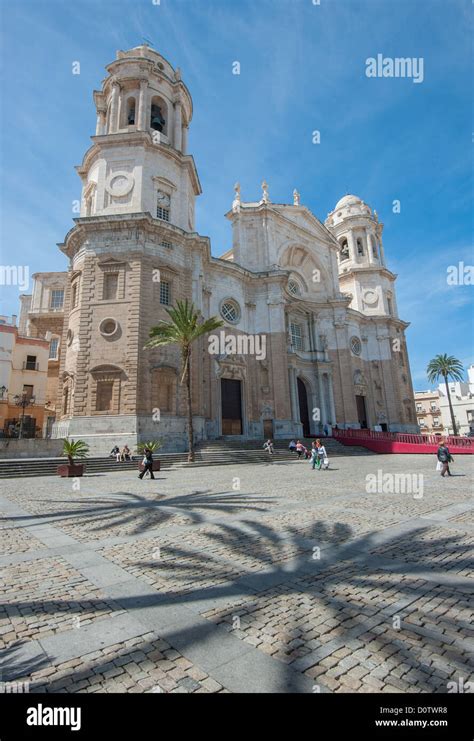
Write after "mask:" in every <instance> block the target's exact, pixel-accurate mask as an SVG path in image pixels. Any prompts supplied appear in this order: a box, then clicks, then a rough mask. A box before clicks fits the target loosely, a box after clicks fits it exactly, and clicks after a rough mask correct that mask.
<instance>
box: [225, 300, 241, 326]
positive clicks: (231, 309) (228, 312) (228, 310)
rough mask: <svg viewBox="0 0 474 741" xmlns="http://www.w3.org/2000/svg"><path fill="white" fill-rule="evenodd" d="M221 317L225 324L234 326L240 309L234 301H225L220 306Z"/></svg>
mask: <svg viewBox="0 0 474 741" xmlns="http://www.w3.org/2000/svg"><path fill="white" fill-rule="evenodd" d="M221 316H222V318H223V319H225V320H226V322H230V323H231V324H235V323H236V322H238V321H239V318H240V309H239V305H238V304H237V302H236V301H232V300H231V299H226V300H225V301H223V302H222V304H221Z"/></svg>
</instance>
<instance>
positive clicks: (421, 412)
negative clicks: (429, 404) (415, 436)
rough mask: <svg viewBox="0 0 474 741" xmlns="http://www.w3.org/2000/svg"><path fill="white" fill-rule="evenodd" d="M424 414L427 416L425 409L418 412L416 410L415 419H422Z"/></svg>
mask: <svg viewBox="0 0 474 741" xmlns="http://www.w3.org/2000/svg"><path fill="white" fill-rule="evenodd" d="M426 414H428V412H427V411H426V409H419V410H418V409H417V410H416V416H417V417H424V416H425V415H426Z"/></svg>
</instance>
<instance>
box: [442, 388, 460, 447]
mask: <svg viewBox="0 0 474 741" xmlns="http://www.w3.org/2000/svg"><path fill="white" fill-rule="evenodd" d="M444 383H445V384H446V394H447V395H448V404H449V413H450V414H451V425H452V428H453V435H454V437H456V435H457V434H458V431H457V428H456V420H455V419H454V411H453V405H452V403H451V394H450V393H449V386H448V377H447V376H445V377H444Z"/></svg>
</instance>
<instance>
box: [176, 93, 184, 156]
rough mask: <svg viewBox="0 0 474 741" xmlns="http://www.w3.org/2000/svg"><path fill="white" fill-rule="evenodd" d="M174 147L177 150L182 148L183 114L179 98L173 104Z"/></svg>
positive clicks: (179, 150)
mask: <svg viewBox="0 0 474 741" xmlns="http://www.w3.org/2000/svg"><path fill="white" fill-rule="evenodd" d="M174 148H175V149H177V150H178V152H181V150H182V148H183V116H182V110H181V102H180V101H179V100H177V101H176V103H175V104H174Z"/></svg>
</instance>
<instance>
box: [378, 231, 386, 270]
mask: <svg viewBox="0 0 474 741" xmlns="http://www.w3.org/2000/svg"><path fill="white" fill-rule="evenodd" d="M379 253H380V262H381V264H382V265H383V266H384V267H385V252H384V249H383V242H382V235H380V237H379Z"/></svg>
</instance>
